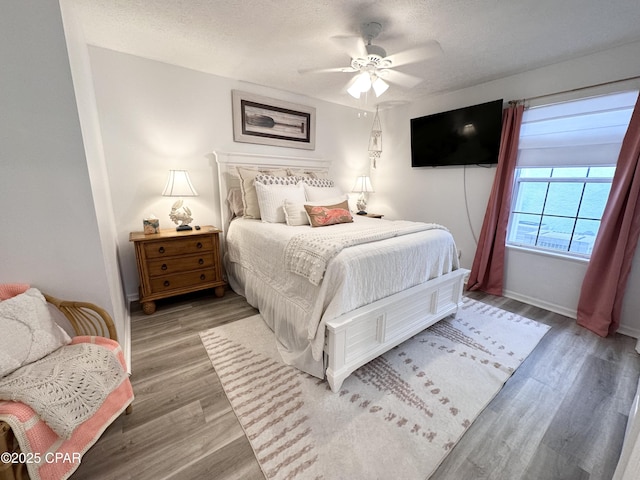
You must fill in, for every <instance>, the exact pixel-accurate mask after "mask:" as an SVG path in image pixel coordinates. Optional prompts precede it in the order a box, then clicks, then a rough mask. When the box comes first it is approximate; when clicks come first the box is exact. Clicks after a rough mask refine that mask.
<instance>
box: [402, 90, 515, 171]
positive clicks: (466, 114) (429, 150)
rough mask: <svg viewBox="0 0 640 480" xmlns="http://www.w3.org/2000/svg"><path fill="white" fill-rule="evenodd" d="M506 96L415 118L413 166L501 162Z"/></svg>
mask: <svg viewBox="0 0 640 480" xmlns="http://www.w3.org/2000/svg"><path fill="white" fill-rule="evenodd" d="M501 131H502V100H494V101H492V102H487V103H481V104H479V105H473V106H470V107H465V108H459V109H457V110H451V111H449V112H442V113H436V114H434V115H427V116H424V117H419V118H412V119H411V166H412V167H437V166H443V165H489V164H494V163H498V150H499V149H500V133H501Z"/></svg>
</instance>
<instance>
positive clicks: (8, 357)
mask: <svg viewBox="0 0 640 480" xmlns="http://www.w3.org/2000/svg"><path fill="white" fill-rule="evenodd" d="M0 332H2V348H0V377H4V376H5V375H8V374H9V373H11V372H13V371H14V370H17V369H18V368H20V367H22V366H23V365H27V364H29V363H31V362H35V361H36V360H39V359H41V358H42V357H44V356H46V355H48V354H50V353H51V352H53V351H54V350H57V349H58V348H60V347H62V346H63V345H67V344H68V343H69V342H71V338H69V335H67V333H66V332H65V331H64V330H63V329H62V328H60V327H59V326H58V324H57V323H56V322H55V321H54V320H53V318H52V317H51V313H50V312H49V308H48V307H47V301H46V300H45V299H44V297H43V296H42V293H40V291H39V290H38V289H36V288H30V289H29V290H27V291H26V292H24V293H22V294H20V295H16V296H15V297H13V298H10V299H9V300H5V301H3V302H0Z"/></svg>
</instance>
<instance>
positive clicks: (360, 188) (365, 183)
mask: <svg viewBox="0 0 640 480" xmlns="http://www.w3.org/2000/svg"><path fill="white" fill-rule="evenodd" d="M352 191H353V192H360V193H372V192H373V187H372V186H371V179H370V178H369V177H368V176H367V175H361V176H359V177H358V178H356V184H355V185H354V186H353V190H352Z"/></svg>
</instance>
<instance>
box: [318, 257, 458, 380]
mask: <svg viewBox="0 0 640 480" xmlns="http://www.w3.org/2000/svg"><path fill="white" fill-rule="evenodd" d="M468 273H469V271H468V270H465V269H458V270H455V271H453V272H451V273H447V274H445V275H442V276H441V277H437V278H434V279H433V280H430V281H428V282H426V283H423V284H421V285H417V286H415V287H412V288H410V289H408V290H404V291H402V292H399V293H397V294H395V295H392V296H390V297H387V298H383V299H381V300H378V301H376V302H374V303H371V304H369V305H366V306H364V307H361V308H359V309H357V310H354V311H352V312H349V313H347V314H344V315H342V316H340V317H338V318H336V319H334V320H331V321H330V322H328V323H327V338H326V340H325V353H326V355H327V359H328V365H327V370H326V377H327V381H328V382H329V386H330V387H331V390H332V391H333V392H337V391H338V390H340V387H341V386H342V382H343V381H344V380H345V379H346V378H347V377H348V376H349V375H351V373H352V372H354V371H355V370H356V369H357V368H359V367H361V366H362V365H364V364H365V363H367V362H369V361H371V360H373V359H374V358H376V357H378V356H379V355H382V354H383V353H385V352H386V351H388V350H390V349H391V348H393V347H395V346H396V345H399V344H400V343H402V342H404V341H405V340H407V339H409V338H411V337H412V336H414V335H415V334H417V333H419V332H421V331H422V330H424V329H425V328H427V327H429V326H430V325H433V324H434V323H436V322H437V321H438V320H441V319H443V318H444V317H446V316H448V315H450V314H452V313H455V312H456V311H457V309H458V306H459V305H460V302H461V299H462V290H463V286H464V277H465V276H466V275H467V274H468Z"/></svg>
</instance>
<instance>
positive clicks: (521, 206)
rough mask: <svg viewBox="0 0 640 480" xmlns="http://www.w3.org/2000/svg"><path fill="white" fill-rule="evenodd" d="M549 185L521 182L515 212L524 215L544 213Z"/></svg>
mask: <svg viewBox="0 0 640 480" xmlns="http://www.w3.org/2000/svg"><path fill="white" fill-rule="evenodd" d="M548 185H549V184H548V183H545V182H521V183H520V188H519V192H518V201H517V202H516V207H515V210H516V211H518V212H523V213H542V207H543V206H544V197H545V195H546V194H547V186H548Z"/></svg>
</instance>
